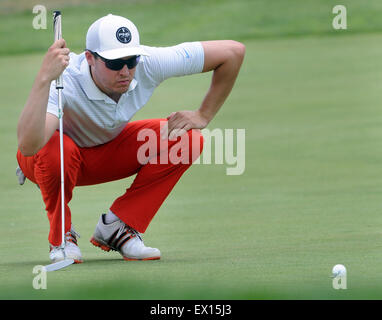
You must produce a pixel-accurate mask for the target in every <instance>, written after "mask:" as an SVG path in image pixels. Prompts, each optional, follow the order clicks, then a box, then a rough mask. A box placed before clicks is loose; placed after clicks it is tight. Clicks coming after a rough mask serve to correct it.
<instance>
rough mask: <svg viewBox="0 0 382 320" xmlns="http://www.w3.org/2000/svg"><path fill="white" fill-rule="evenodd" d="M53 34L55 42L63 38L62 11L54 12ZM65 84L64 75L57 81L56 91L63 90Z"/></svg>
mask: <svg viewBox="0 0 382 320" xmlns="http://www.w3.org/2000/svg"><path fill="white" fill-rule="evenodd" d="M53 32H54V41H57V40H59V39H61V38H62V33H61V11H54V12H53ZM63 88H64V84H63V81H62V74H60V76H59V77H58V78H57V80H56V89H63Z"/></svg>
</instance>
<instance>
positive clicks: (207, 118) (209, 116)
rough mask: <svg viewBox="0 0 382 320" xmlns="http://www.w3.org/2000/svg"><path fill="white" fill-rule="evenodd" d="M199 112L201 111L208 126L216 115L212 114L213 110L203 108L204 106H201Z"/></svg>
mask: <svg viewBox="0 0 382 320" xmlns="http://www.w3.org/2000/svg"><path fill="white" fill-rule="evenodd" d="M197 112H198V113H199V115H200V117H201V118H202V119H204V120H205V121H206V126H207V125H208V124H209V123H210V122H211V120H212V119H213V117H214V115H213V114H211V112H208V111H206V110H202V108H199V109H198V110H197Z"/></svg>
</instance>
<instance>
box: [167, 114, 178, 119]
mask: <svg viewBox="0 0 382 320" xmlns="http://www.w3.org/2000/svg"><path fill="white" fill-rule="evenodd" d="M175 114H176V112H171V114H170V115H169V116H168V117H167V120H170V119H171V118H172V117H173V116H174V115H175Z"/></svg>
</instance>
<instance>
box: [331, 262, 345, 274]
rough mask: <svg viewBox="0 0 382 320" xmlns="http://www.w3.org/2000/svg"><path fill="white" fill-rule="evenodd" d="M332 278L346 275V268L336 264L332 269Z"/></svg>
mask: <svg viewBox="0 0 382 320" xmlns="http://www.w3.org/2000/svg"><path fill="white" fill-rule="evenodd" d="M332 274H333V277H338V276H344V275H346V268H345V266H344V265H342V264H336V265H335V266H334V267H333V269H332Z"/></svg>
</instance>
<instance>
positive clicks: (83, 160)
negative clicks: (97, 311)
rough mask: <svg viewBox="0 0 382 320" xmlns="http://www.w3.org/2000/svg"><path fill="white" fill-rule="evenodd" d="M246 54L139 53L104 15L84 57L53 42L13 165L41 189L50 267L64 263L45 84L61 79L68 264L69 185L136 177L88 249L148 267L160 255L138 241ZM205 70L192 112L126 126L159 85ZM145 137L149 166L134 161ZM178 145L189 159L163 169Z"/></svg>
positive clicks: (216, 44)
mask: <svg viewBox="0 0 382 320" xmlns="http://www.w3.org/2000/svg"><path fill="white" fill-rule="evenodd" d="M244 53H245V47H244V45H242V44H241V43H238V42H235V41H228V40H227V41H206V42H189V43H182V44H179V45H176V46H172V47H163V48H156V47H149V46H143V45H140V42H139V33H138V30H137V28H136V27H135V25H134V24H133V23H132V22H131V21H130V20H128V19H126V18H123V17H120V16H115V15H111V14H109V15H107V16H105V17H102V18H100V19H98V20H97V21H95V22H94V23H93V24H92V25H91V26H90V28H89V30H88V32H87V36H86V50H85V52H83V53H81V54H79V55H76V54H74V53H70V51H69V49H68V48H67V47H66V43H65V41H64V40H63V39H61V40H57V41H55V42H54V44H53V45H52V46H51V47H50V48H49V50H48V52H47V53H46V55H45V57H44V59H43V62H42V66H41V68H40V70H39V72H38V74H37V77H36V79H35V81H34V84H33V86H32V89H31V92H30V95H29V97H28V99H27V102H26V104H25V107H24V109H23V111H22V113H21V116H20V119H19V122H18V127H17V137H18V152H17V161H18V163H19V167H20V168H21V170H22V173H23V174H24V175H25V176H26V177H27V178H28V179H29V180H31V181H33V182H34V183H36V184H37V185H38V186H39V188H40V190H41V194H42V198H43V201H44V203H45V206H46V211H47V216H48V219H49V223H50V232H49V238H48V239H49V243H50V253H49V257H50V259H51V260H52V262H57V261H59V260H62V259H63V258H64V257H63V253H62V250H59V245H60V244H61V201H60V199H61V188H60V153H59V143H60V142H59V132H58V127H59V119H58V107H57V90H56V89H55V85H54V82H52V81H53V80H55V79H56V78H57V77H58V76H59V75H60V74H61V73H62V72H63V82H64V89H63V91H62V96H63V98H62V99H63V100H62V105H63V108H64V117H63V123H64V126H63V127H64V158H65V160H64V172H65V212H66V214H65V249H64V250H65V253H66V256H67V257H68V258H72V259H74V260H75V262H77V263H79V262H82V255H81V251H80V249H79V247H78V245H77V236H78V234H77V233H76V232H75V231H74V229H73V228H72V223H71V212H70V209H69V206H68V203H69V202H70V200H71V198H72V192H73V189H74V187H75V186H86V185H94V184H99V183H104V182H108V181H114V180H118V179H123V178H126V177H129V176H132V175H134V174H137V176H136V178H135V180H134V181H133V183H132V184H131V186H130V188H128V189H127V190H126V192H125V193H124V194H123V195H121V196H120V197H119V198H117V199H116V200H114V202H113V203H112V205H111V207H110V210H109V212H108V213H107V214H102V215H101V217H100V219H99V222H98V224H97V226H96V228H95V232H94V235H93V237H92V238H91V242H92V244H94V245H95V246H97V247H100V248H101V249H103V250H106V251H109V250H116V251H118V252H119V253H120V254H121V255H122V257H123V258H124V259H125V260H155V259H160V255H161V254H160V251H159V250H158V249H156V248H150V247H146V246H145V245H144V244H143V241H142V237H141V233H144V232H145V230H146V228H147V227H148V225H149V224H150V222H151V220H152V218H153V217H154V215H155V214H156V212H157V211H158V209H159V208H160V206H161V205H162V203H163V201H164V200H165V199H166V197H167V196H168V195H169V193H170V192H171V190H172V189H173V187H174V186H175V184H176V183H177V181H178V180H179V179H180V177H181V176H182V174H183V173H184V172H185V171H186V170H187V169H188V168H189V167H190V166H191V164H192V162H193V161H195V160H196V159H197V158H198V157H199V155H200V153H201V151H202V145H203V143H202V142H203V138H202V136H201V133H200V130H199V129H202V128H205V127H206V126H207V125H208V123H209V122H210V121H211V119H212V118H213V117H214V116H215V114H216V113H217V111H218V110H219V108H220V107H221V106H222V104H223V103H224V101H225V99H226V98H227V96H228V95H229V93H230V91H231V89H232V87H233V84H234V82H235V79H236V77H237V74H238V72H239V69H240V66H241V63H242V61H243V58H244ZM207 71H213V76H212V81H211V86H210V88H209V90H208V92H207V94H206V96H205V98H204V100H203V101H202V103H201V106H200V107H199V108H198V109H196V110H192V111H179V112H173V113H172V114H171V115H169V116H168V117H167V118H164V119H150V120H141V121H133V122H130V120H131V119H132V117H133V116H134V114H135V113H136V112H137V111H138V110H139V109H141V108H142V107H143V106H144V105H145V104H146V103H147V102H148V100H149V98H150V97H151V95H152V94H153V91H154V89H155V88H156V87H157V86H158V85H159V84H160V83H161V82H162V81H164V80H166V79H168V78H170V77H175V76H184V75H190V74H195V73H200V72H207ZM169 98H170V99H171V97H169ZM145 129H150V130H151V132H155V133H156V136H157V139H158V140H157V141H156V142H157V143H154V144H153V145H154V146H156V149H155V153H154V154H153V153H152V152H151V151H150V155H149V156H150V157H149V160H148V161H142V159H139V156H138V154H139V148H140V147H141V146H142V145H143V144H144V143H146V141H147V139H146V140H145V139H140V138H139V133H140V132H142V130H145ZM184 138H186V139H184ZM161 140H165V141H166V142H167V147H166V148H161V147H160V146H161V143H160V142H161ZM184 141H187V143H185V142H184ZM180 143H183V145H187V148H188V149H187V152H182V153H183V154H181V155H180V157H181V158H182V160H186V161H180V162H179V161H178V162H177V163H174V162H172V161H171V159H170V161H161V160H163V158H164V157H163V153H165V154H166V155H170V154H171V151H172V150H178V151H179V150H181V149H182V148H180V147H179V144H180ZM174 148H175V149H174ZM183 151H184V150H183ZM176 153H177V154H178V153H179V152H176ZM141 158H142V157H141ZM167 158H170V157H167Z"/></svg>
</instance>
